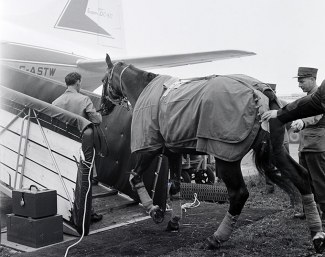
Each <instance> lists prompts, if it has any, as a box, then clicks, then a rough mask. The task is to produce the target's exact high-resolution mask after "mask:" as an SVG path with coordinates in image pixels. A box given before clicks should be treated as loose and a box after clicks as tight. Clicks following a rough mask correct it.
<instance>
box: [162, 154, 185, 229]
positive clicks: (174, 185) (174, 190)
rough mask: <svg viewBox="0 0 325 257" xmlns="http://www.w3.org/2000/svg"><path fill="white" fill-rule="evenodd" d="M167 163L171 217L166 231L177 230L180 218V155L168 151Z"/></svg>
mask: <svg viewBox="0 0 325 257" xmlns="http://www.w3.org/2000/svg"><path fill="white" fill-rule="evenodd" d="M167 157H168V163H169V169H170V189H169V197H170V200H171V209H172V212H171V219H170V221H169V222H168V225H167V228H166V231H168V232H178V231H179V227H180V220H181V218H182V207H181V171H182V155H181V154H177V153H170V152H169V153H168V154H167Z"/></svg>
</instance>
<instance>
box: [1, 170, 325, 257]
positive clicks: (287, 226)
mask: <svg viewBox="0 0 325 257" xmlns="http://www.w3.org/2000/svg"><path fill="white" fill-rule="evenodd" d="M245 181H246V184H247V186H248V189H249V192H250V196H249V199H248V201H247V203H246V205H245V208H244V210H243V213H242V215H241V216H240V218H239V220H238V224H237V226H236V229H235V231H234V233H233V234H232V236H231V238H230V240H229V241H228V242H226V243H224V245H223V246H222V248H221V249H220V250H216V251H209V250H201V249H200V246H201V244H202V242H203V241H204V239H205V238H206V237H208V236H209V235H211V234H212V233H213V232H214V231H215V230H216V229H217V227H218V225H219V223H220V222H221V220H222V218H223V217H224V214H225V212H226V210H227V209H228V203H224V204H218V203H206V202H202V203H201V205H200V206H199V207H197V208H195V209H189V210H188V211H187V212H186V213H184V215H183V226H182V228H181V231H180V232H179V233H167V232H164V229H165V227H166V224H167V221H168V217H166V219H165V221H164V222H163V223H162V224H159V225H156V224H154V223H153V222H152V221H151V220H150V219H148V220H144V221H141V222H138V223H133V224H130V225H128V226H124V227H120V228H116V229H112V230H109V231H105V232H102V233H98V234H94V235H91V236H88V237H86V238H84V239H83V241H82V242H81V243H80V244H78V245H77V246H75V247H73V248H72V249H71V250H70V251H69V254H68V256H71V257H72V256H78V257H79V256H89V257H90V256H160V257H169V256H170V257H185V256H186V257H206V256H220V257H261V256H267V257H269V256H275V257H283V256H287V257H307V256H309V257H316V256H318V257H319V256H325V254H323V255H317V254H315V251H314V249H313V246H312V243H311V238H310V235H309V230H308V227H307V224H306V221H304V220H299V219H294V218H293V213H294V210H293V209H292V208H291V207H290V203H289V198H288V197H287V195H286V194H285V193H284V192H283V191H282V190H280V189H279V188H277V187H276V188H275V192H274V193H271V194H267V193H266V188H265V180H264V179H263V178H261V177H259V176H256V175H251V176H247V177H245ZM296 209H297V210H301V205H300V204H298V206H296ZM76 241H77V239H76V240H74V241H68V242H65V243H63V244H59V245H56V246H51V247H48V248H44V249H41V250H38V251H35V252H29V253H20V252H17V251H15V250H12V249H9V248H4V247H2V246H0V256H1V257H9V256H10V257H11V256H22V257H27V256H28V257H32V256H42V257H43V256H44V257H46V256H64V254H65V251H66V249H67V247H69V246H70V245H71V244H72V243H74V242H76Z"/></svg>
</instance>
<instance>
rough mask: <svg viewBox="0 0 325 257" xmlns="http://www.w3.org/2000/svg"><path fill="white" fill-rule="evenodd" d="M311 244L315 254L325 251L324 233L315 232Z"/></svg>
mask: <svg viewBox="0 0 325 257" xmlns="http://www.w3.org/2000/svg"><path fill="white" fill-rule="evenodd" d="M313 244H314V248H315V250H316V253H322V252H323V251H324V250H325V233H324V232H317V234H316V235H315V236H314V238H313Z"/></svg>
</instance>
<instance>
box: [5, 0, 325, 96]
mask: <svg viewBox="0 0 325 257" xmlns="http://www.w3.org/2000/svg"><path fill="white" fill-rule="evenodd" d="M76 1H80V2H79V3H84V2H86V3H87V4H88V6H87V10H90V11H89V12H88V14H87V15H88V17H90V18H92V19H97V21H98V22H102V23H103V22H104V23H105V22H106V24H108V27H109V26H111V27H109V28H108V29H109V31H112V32H114V29H115V31H116V38H118V39H119V40H116V42H117V41H119V42H122V46H123V48H122V49H119V48H118V47H116V46H114V47H113V48H112V47H110V48H107V49H105V51H106V52H108V53H113V55H115V54H117V55H121V56H125V55H127V56H130V57H139V56H154V55H168V54H181V53H193V52H205V51H215V50H227V49H236V50H245V51H249V52H255V53H256V55H255V56H250V57H243V58H236V59H229V60H221V61H215V62H210V63H205V64H197V65H187V66H183V67H177V68H166V69H159V70H152V71H153V72H155V73H159V74H168V75H172V76H176V77H179V78H189V77H197V76H207V75H212V74H218V75H223V74H240V73H241V74H246V75H249V76H252V77H255V78H257V79H259V80H261V81H263V82H266V83H274V84H277V93H278V95H288V94H300V93H302V91H301V89H300V88H299V87H298V83H297V79H294V78H293V77H294V76H296V75H297V71H298V67H299V66H307V67H315V68H318V69H319V71H318V78H317V83H318V84H319V85H320V83H321V82H322V80H323V79H325V58H324V56H325V33H324V31H325V28H324V27H325V23H324V21H323V19H324V17H323V13H324V10H325V1H324V0H88V1H86V0H31V1H23V0H1V2H0V14H1V19H2V20H3V21H9V22H13V23H16V24H18V25H19V26H22V27H23V30H20V28H19V27H17V28H16V27H14V28H11V27H6V26H3V27H2V32H3V31H4V30H3V28H7V30H6V33H9V34H11V35H10V36H13V37H14V38H16V37H17V38H18V37H20V38H23V40H24V42H25V43H28V44H33V41H36V40H37V41H38V42H40V41H44V42H46V45H48V47H49V48H65V47H66V48H69V49H73V51H76V52H77V48H79V53H80V54H81V55H84V56H94V58H102V56H103V54H104V52H105V51H97V54H98V56H95V55H92V53H93V52H95V50H96V45H94V43H91V41H90V39H91V36H89V38H86V36H85V34H84V35H82V38H80V39H79V38H78V34H80V35H81V33H78V32H72V31H70V30H63V29H57V28H55V26H57V25H60V24H59V19H58V17H59V16H60V14H62V12H63V11H62V10H63V9H64V8H65V6H67V5H66V4H67V3H70V2H71V3H72V2H74V3H76ZM99 3H100V4H101V5H105V6H107V10H112V11H111V13H110V11H108V12H107V13H104V14H105V15H106V17H104V18H110V21H111V24H112V25H110V24H109V22H107V21H105V19H101V18H103V17H99V16H100V15H98V13H97V14H96V12H97V11H96V10H97V9H96V8H97V7H96V6H95V5H96V4H97V5H99ZM17 6H18V7H17ZM120 6H121V7H122V8H121V10H122V11H121V13H119V12H115V11H116V10H119V8H120ZM98 10H99V9H98ZM116 13H118V15H114V14H116ZM68 15H70V16H71V14H68ZM74 15H75V16H76V17H75V18H76V23H78V22H79V20H80V17H81V16H82V15H81V14H76V13H75V14H74ZM119 22H121V24H119ZM119 26H121V27H122V28H123V29H122V32H123V35H122V34H119V33H120V30H119ZM32 29H33V30H34V31H37V32H43V31H45V30H49V29H52V34H51V35H49V34H47V35H46V36H43V35H42V34H35V33H32ZM1 34H4V33H1ZM0 37H1V35H0ZM58 38H60V40H61V41H58ZM88 39H89V42H88ZM63 40H65V41H63ZM97 40H109V39H108V38H105V37H98V38H97ZM86 43H88V47H84V45H86ZM97 43H103V45H105V44H106V45H109V44H110V42H99V41H98V42H97ZM89 46H90V47H89Z"/></svg>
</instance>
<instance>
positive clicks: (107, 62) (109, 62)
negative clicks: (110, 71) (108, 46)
mask: <svg viewBox="0 0 325 257" xmlns="http://www.w3.org/2000/svg"><path fill="white" fill-rule="evenodd" d="M106 64H107V67H108V68H112V67H113V63H112V61H111V57H109V55H108V54H106Z"/></svg>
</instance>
